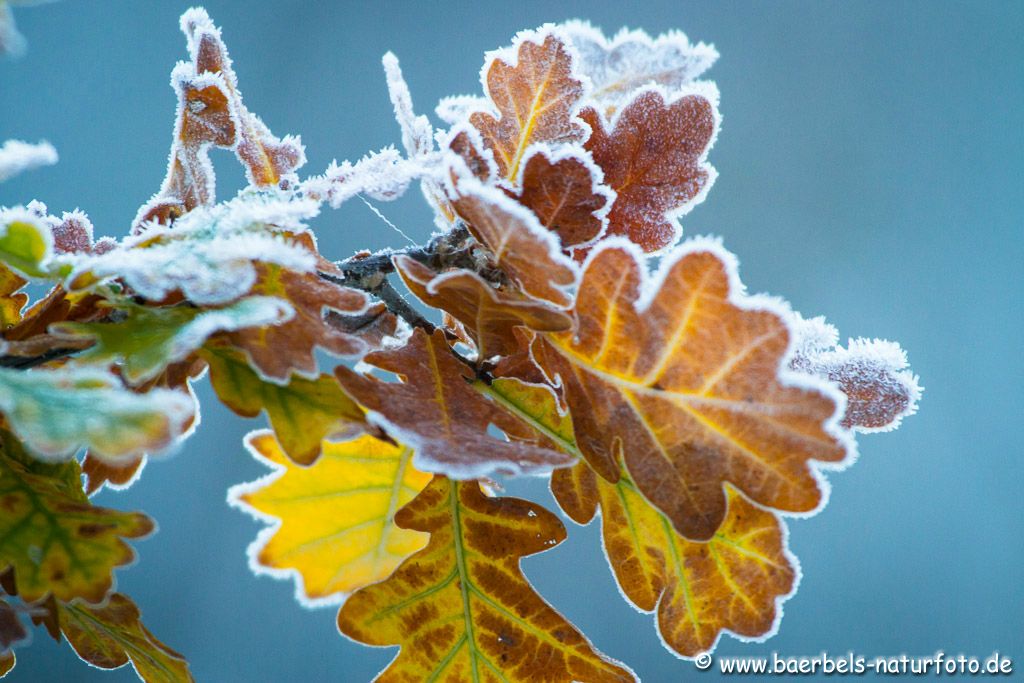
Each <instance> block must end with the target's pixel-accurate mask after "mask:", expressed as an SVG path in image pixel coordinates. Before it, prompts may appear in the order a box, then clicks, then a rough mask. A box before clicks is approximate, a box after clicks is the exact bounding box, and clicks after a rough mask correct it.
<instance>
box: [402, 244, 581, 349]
mask: <svg viewBox="0 0 1024 683" xmlns="http://www.w3.org/2000/svg"><path fill="white" fill-rule="evenodd" d="M395 266H396V267H397V268H398V272H399V274H400V275H401V276H402V279H403V280H404V281H405V284H406V285H407V286H408V287H409V290H410V291H411V292H412V293H413V294H415V295H416V296H417V297H418V298H419V299H420V300H421V301H423V303H425V304H427V305H429V306H433V307H434V308H439V309H442V310H444V311H447V312H448V313H450V314H451V315H453V316H454V317H455V318H456V319H457V320H459V321H460V322H461V323H462V324H463V326H464V329H465V330H466V331H467V333H468V334H469V336H470V337H471V338H472V340H473V343H474V345H475V346H476V349H477V353H478V355H479V357H480V358H481V359H487V358H491V357H492V356H495V355H506V354H509V353H514V352H515V351H516V350H517V349H518V346H517V344H516V338H515V335H514V334H513V330H514V329H515V328H516V327H527V328H529V329H531V330H537V331H540V332H560V331H562V330H568V329H569V328H570V327H572V318H570V317H569V316H568V315H566V314H565V313H564V312H563V311H561V310H559V309H556V308H552V307H551V306H548V305H547V304H544V303H542V302H539V301H535V300H531V299H526V298H525V297H522V296H518V295H516V294H515V293H513V292H510V291H501V290H498V289H495V288H494V287H493V286H491V285H490V284H488V283H487V282H486V281H484V279H483V278H481V277H480V276H479V275H477V274H476V273H473V272H471V271H468V270H453V271H448V272H446V273H441V274H438V273H436V272H435V271H433V270H431V269H430V268H428V267H427V266H425V265H423V264H422V263H419V262H418V261H415V260H414V259H412V258H410V257H408V256H397V257H395Z"/></svg>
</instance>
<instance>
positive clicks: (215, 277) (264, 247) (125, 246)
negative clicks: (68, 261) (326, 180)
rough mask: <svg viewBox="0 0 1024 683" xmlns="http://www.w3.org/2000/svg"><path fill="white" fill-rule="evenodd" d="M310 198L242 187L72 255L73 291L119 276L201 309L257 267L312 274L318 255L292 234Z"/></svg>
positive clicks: (230, 295)
mask: <svg viewBox="0 0 1024 683" xmlns="http://www.w3.org/2000/svg"><path fill="white" fill-rule="evenodd" d="M318 211H319V208H318V204H317V202H316V201H314V200H312V199H301V198H296V197H294V196H292V195H289V194H286V193H275V192H258V193H256V192H246V193H243V194H241V195H239V196H238V197H236V198H235V199H233V200H231V201H229V202H224V203H221V204H218V205H216V206H214V207H209V208H205V207H204V208H199V209H196V210H194V211H191V212H190V213H188V214H186V215H184V216H183V217H181V218H179V219H178V220H177V221H175V222H174V226H173V227H166V226H152V227H150V229H148V230H147V231H146V232H145V233H143V234H141V235H133V236H130V237H126V238H125V239H124V240H122V241H121V243H120V244H119V246H118V248H116V249H113V250H111V251H108V252H106V253H102V254H83V255H79V256H77V257H73V258H72V257H69V258H72V262H73V264H74V271H73V272H72V273H71V275H70V276H69V277H68V283H69V286H70V288H71V289H83V288H88V287H93V286H95V285H96V283H98V282H101V281H103V280H105V279H109V278H120V279H121V280H123V281H124V283H125V284H127V285H128V286H129V287H131V288H132V289H133V290H135V291H136V292H137V293H138V294H140V295H141V296H143V297H145V298H147V299H149V300H151V301H162V300H163V299H165V298H166V297H167V296H168V295H170V294H172V293H174V292H181V294H182V295H183V296H184V297H185V298H186V299H188V300H189V301H191V302H193V303H195V304H199V305H206V306H216V305H219V304H226V303H229V302H231V301H234V300H235V299H238V298H240V297H242V296H244V295H245V294H247V293H248V292H249V290H250V289H252V287H253V285H254V284H256V279H257V272H256V265H255V264H263V265H275V266H280V267H281V268H287V269H289V270H293V271H297V272H312V271H313V270H314V268H315V267H316V263H317V261H316V256H315V255H314V253H313V252H312V250H311V249H310V248H309V246H308V244H305V243H302V242H300V241H299V240H296V239H295V238H293V237H290V235H293V234H302V233H304V232H305V230H306V226H305V223H304V221H306V220H308V219H310V218H312V217H314V216H316V215H317V213H318Z"/></svg>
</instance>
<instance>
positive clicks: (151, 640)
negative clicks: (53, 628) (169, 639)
mask: <svg viewBox="0 0 1024 683" xmlns="http://www.w3.org/2000/svg"><path fill="white" fill-rule="evenodd" d="M59 612H60V627H61V630H62V631H63V633H64V636H65V637H66V638H67V639H68V642H69V643H70V644H71V647H72V648H74V650H75V653H76V654H77V655H78V656H79V657H81V658H82V660H83V661H86V662H88V663H89V664H91V665H92V666H95V667H98V668H100V669H117V668H119V667H122V666H124V665H125V664H128V663H131V665H132V668H134V669H135V673H136V674H138V676H139V678H140V679H142V680H143V681H146V683H185V682H186V681H192V680H194V679H193V678H192V674H191V672H190V671H189V668H188V662H186V661H185V658H184V656H182V655H181V654H179V653H178V652H175V651H174V650H172V649H171V648H169V647H167V646H166V645H164V644H163V643H161V642H160V641H159V640H157V639H156V637H155V636H154V635H153V634H152V633H150V632H149V629H147V628H146V627H145V626H144V625H143V624H142V615H141V614H140V613H139V608H138V607H136V606H135V603H134V602H132V601H131V600H130V599H129V598H128V597H127V596H125V595H122V594H120V593H114V594H112V595H111V596H110V598H109V599H108V600H107V602H106V603H105V604H104V605H101V606H97V607H93V606H91V605H83V604H80V603H65V604H61V605H60V607H59Z"/></svg>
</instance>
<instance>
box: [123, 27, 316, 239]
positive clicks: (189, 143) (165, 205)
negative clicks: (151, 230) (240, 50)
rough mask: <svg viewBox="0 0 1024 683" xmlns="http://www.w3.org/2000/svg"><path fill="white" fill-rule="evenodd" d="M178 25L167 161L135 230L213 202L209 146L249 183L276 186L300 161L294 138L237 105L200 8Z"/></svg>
mask: <svg viewBox="0 0 1024 683" xmlns="http://www.w3.org/2000/svg"><path fill="white" fill-rule="evenodd" d="M181 30H182V32H183V33H184V34H185V37H186V39H187V41H188V50H189V56H190V58H191V61H189V62H179V63H178V65H177V66H176V67H175V69H174V71H173V72H172V73H171V85H172V86H173V87H174V90H175V93H176V94H177V97H178V112H177V118H176V120H175V124H174V142H173V145H172V147H171V159H170V165H169V167H168V169H167V176H166V177H165V179H164V182H163V184H162V186H161V188H160V191H159V192H158V193H157V194H156V195H155V196H154V197H153V198H152V199H151V200H149V202H147V203H146V204H145V205H144V206H143V207H142V208H141V209H140V210H139V213H138V215H137V216H136V219H135V225H136V226H137V227H140V226H143V225H145V224H146V223H147V222H149V221H154V222H156V223H162V224H168V223H170V222H172V221H173V220H175V219H177V218H178V217H180V216H181V215H183V214H185V213H187V212H189V211H192V210H193V209H195V208H196V207H198V206H202V205H208V204H212V203H213V201H214V194H215V180H214V173H213V166H212V164H211V163H210V159H209V156H208V148H209V147H210V146H211V145H215V146H218V147H224V148H228V149H231V150H233V151H234V152H235V154H236V155H237V157H238V159H239V161H241V162H242V165H243V166H244V167H245V171H246V176H247V178H248V180H249V183H250V185H253V186H256V187H271V186H275V185H277V184H278V183H279V182H280V181H281V179H282V177H283V176H285V175H287V174H290V173H292V172H293V171H295V170H296V169H297V168H299V167H300V166H302V164H303V163H305V161H306V155H305V150H304V148H303V146H302V143H301V141H300V140H299V139H298V138H297V137H292V136H286V137H285V138H283V139H280V138H277V137H275V136H274V135H273V134H272V133H271V132H270V130H269V129H268V128H267V126H266V125H265V124H264V123H263V122H262V121H261V120H260V119H259V118H258V117H257V116H256V115H255V114H253V113H251V112H250V111H249V110H248V109H247V108H246V106H245V105H244V104H243V103H242V95H241V93H240V92H239V90H238V79H237V78H236V76H235V72H234V70H233V69H232V66H231V59H230V58H229V57H228V52H227V47H225V45H224V41H223V40H222V39H221V34H220V29H218V28H217V27H216V26H214V24H213V21H212V20H211V19H210V17H209V15H208V14H207V13H206V10H204V9H202V8H192V9H190V10H188V11H187V12H185V13H184V14H183V15H182V17H181Z"/></svg>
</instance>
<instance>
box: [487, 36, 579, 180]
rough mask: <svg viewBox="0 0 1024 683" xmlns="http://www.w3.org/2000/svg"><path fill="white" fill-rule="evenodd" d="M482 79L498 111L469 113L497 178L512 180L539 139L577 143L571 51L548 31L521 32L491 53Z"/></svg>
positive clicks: (576, 87) (576, 94)
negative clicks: (491, 158)
mask: <svg viewBox="0 0 1024 683" xmlns="http://www.w3.org/2000/svg"><path fill="white" fill-rule="evenodd" d="M480 80H481V81H482V82H483V84H484V88H485V89H486V91H487V95H488V96H489V97H490V99H491V102H493V103H494V106H495V108H496V110H497V111H496V112H493V113H492V112H488V111H480V112H474V113H472V114H470V117H469V120H470V122H471V123H472V124H473V125H474V126H475V127H476V128H477V130H479V131H480V134H481V135H482V136H483V139H484V142H485V144H486V145H487V148H488V149H490V150H491V151H492V152H494V159H495V161H496V162H497V164H498V170H499V173H500V174H501V177H503V178H506V179H508V180H513V179H515V178H517V177H518V176H519V166H520V164H521V163H522V161H523V160H524V155H525V154H526V150H527V149H528V148H529V147H530V145H532V144H534V143H537V142H547V143H556V142H581V141H582V140H583V138H584V137H586V129H585V128H584V127H583V126H582V125H581V124H580V121H579V119H578V118H577V117H576V115H575V109H576V106H577V104H578V103H579V100H580V98H581V97H582V96H583V84H582V83H581V82H580V80H579V78H578V77H577V76H576V73H575V70H574V68H573V61H572V56H571V54H570V53H569V50H567V49H566V47H565V45H564V44H563V43H562V40H561V39H560V38H559V37H558V35H556V34H555V33H553V32H551V31H547V30H541V31H537V32H524V33H521V34H519V35H518V36H516V39H515V41H514V42H513V44H512V47H510V48H505V49H504V50H499V51H497V52H493V53H490V54H489V55H488V57H487V61H486V63H485V64H484V68H483V71H482V72H481V76H480Z"/></svg>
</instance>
